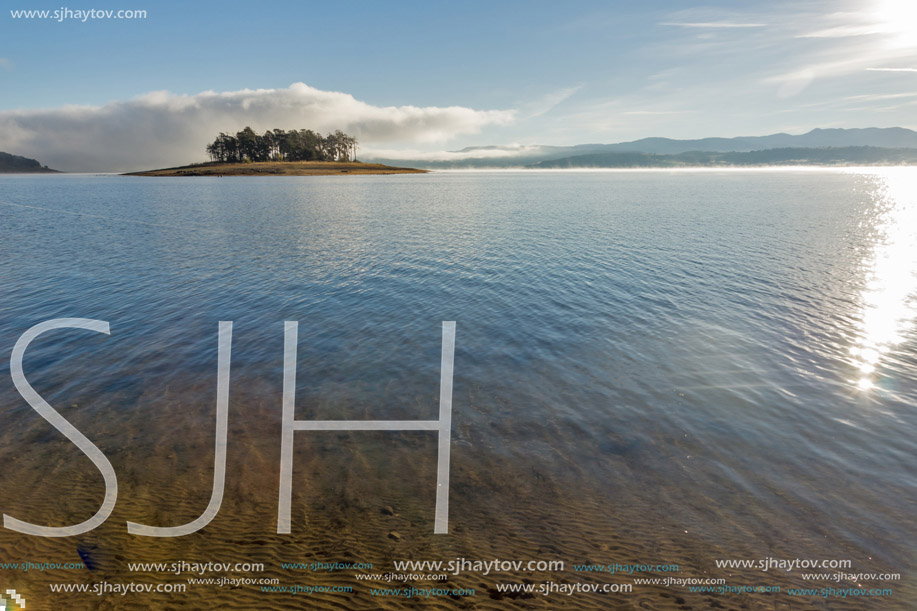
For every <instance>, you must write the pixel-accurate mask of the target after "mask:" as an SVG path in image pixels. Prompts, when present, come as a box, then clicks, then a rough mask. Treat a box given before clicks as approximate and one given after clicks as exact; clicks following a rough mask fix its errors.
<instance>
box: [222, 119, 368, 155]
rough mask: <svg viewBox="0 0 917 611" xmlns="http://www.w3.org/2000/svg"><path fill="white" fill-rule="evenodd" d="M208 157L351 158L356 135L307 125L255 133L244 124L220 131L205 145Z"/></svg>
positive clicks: (353, 153)
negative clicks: (324, 131) (319, 130)
mask: <svg viewBox="0 0 917 611" xmlns="http://www.w3.org/2000/svg"><path fill="white" fill-rule="evenodd" d="M207 154H208V155H209V156H210V159H211V161H215V162H220V163H244V162H247V161H354V160H355V159H356V156H357V139H356V138H354V137H353V136H348V135H347V134H345V133H344V132H342V131H341V130H337V131H335V132H333V133H329V134H328V135H327V136H322V135H321V134H320V133H317V132H314V131H312V130H311V129H300V130H295V129H294V130H290V131H284V130H282V129H273V130H267V131H266V132H264V133H263V134H258V133H256V132H255V131H254V130H253V129H252V128H251V127H246V128H245V129H243V130H242V131H240V132H237V133H236V135H235V136H233V135H231V134H226V133H223V132H220V135H219V136H217V137H216V140H214V141H213V142H211V143H210V144H208V145H207Z"/></svg>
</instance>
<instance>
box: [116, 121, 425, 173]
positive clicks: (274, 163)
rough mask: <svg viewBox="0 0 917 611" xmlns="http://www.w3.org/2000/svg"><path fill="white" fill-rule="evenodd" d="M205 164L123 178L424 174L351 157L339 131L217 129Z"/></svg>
mask: <svg viewBox="0 0 917 611" xmlns="http://www.w3.org/2000/svg"><path fill="white" fill-rule="evenodd" d="M206 151H207V154H208V155H209V156H210V162H208V163H199V164H193V165H186V166H179V167H174V168H163V169H160V170H147V171H143V172H129V173H127V174H125V176H328V175H337V174H424V173H426V170H418V169H414V168H400V167H394V166H388V165H383V164H381V163H362V162H360V161H357V160H356V153H357V139H356V138H354V137H352V136H348V135H347V134H345V133H343V132H341V131H340V130H338V131H335V132H333V133H329V134H328V135H327V136H322V135H321V134H319V133H316V132H313V131H312V130H310V129H301V130H290V131H285V130H282V129H274V130H268V131H266V132H264V133H263V134H258V133H256V132H255V131H254V130H253V129H252V128H251V127H246V128H245V129H243V130H242V131H240V132H237V133H236V135H235V136H232V135H230V134H225V133H220V135H218V136H217V137H216V139H215V140H214V141H213V142H211V143H210V144H208V145H207V148H206Z"/></svg>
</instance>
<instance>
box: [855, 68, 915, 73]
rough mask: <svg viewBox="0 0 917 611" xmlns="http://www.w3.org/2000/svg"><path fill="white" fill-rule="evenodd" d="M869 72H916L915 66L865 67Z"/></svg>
mask: <svg viewBox="0 0 917 611" xmlns="http://www.w3.org/2000/svg"><path fill="white" fill-rule="evenodd" d="M866 70H867V71H869V72H917V68H866Z"/></svg>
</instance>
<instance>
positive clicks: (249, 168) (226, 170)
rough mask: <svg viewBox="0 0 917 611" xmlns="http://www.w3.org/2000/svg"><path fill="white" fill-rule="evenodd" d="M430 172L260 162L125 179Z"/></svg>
mask: <svg viewBox="0 0 917 611" xmlns="http://www.w3.org/2000/svg"><path fill="white" fill-rule="evenodd" d="M427 172H428V170H419V169H416V168H401V167H396V166H389V165H383V164H381V163H360V162H358V161H356V162H354V161H261V162H254V163H198V164H193V165H185V166H179V167H174V168H162V169H159V170H145V171H142V172H127V173H125V174H122V176H337V175H342V174H349V175H354V174H363V175H368V174H377V175H378V174H426V173H427Z"/></svg>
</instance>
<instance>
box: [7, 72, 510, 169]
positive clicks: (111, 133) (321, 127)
mask: <svg viewBox="0 0 917 611" xmlns="http://www.w3.org/2000/svg"><path fill="white" fill-rule="evenodd" d="M514 118H515V111H513V110H474V109H471V108H465V107H461V106H449V107H417V106H386V107H380V106H373V105H371V104H368V103H366V102H363V101H360V100H357V99H355V98H354V97H353V96H352V95H349V94H346V93H340V92H333V91H322V90H319V89H315V88H313V87H309V86H308V85H306V84H304V83H294V84H292V85H290V87H288V88H286V89H257V90H251V89H244V90H241V91H230V92H223V93H217V92H213V91H205V92H203V93H199V94H196V95H176V94H173V93H169V92H166V91H159V92H153V93H148V94H146V95H143V96H140V97H138V98H134V99H131V100H125V101H115V102H111V103H109V104H106V105H104V106H65V107H61V108H54V109H48V110H11V111H0V150H3V151H7V152H11V153H15V154H17V155H26V156H28V157H35V158H36V159H38V160H39V161H41V163H43V164H47V165H49V166H50V167H52V168H55V169H60V170H68V171H117V172H120V171H127V170H136V169H144V168H152V167H162V166H163V165H180V164H185V163H191V162H196V161H201V160H202V159H203V158H204V146H205V145H206V144H207V143H208V142H209V141H211V140H212V139H213V137H214V136H215V135H216V134H217V133H218V132H220V131H226V132H235V131H238V130H240V129H242V128H243V127H245V126H246V125H250V126H251V127H252V128H253V129H254V130H256V131H264V130H266V129H273V128H281V129H298V128H309V129H313V130H316V131H321V132H327V131H331V130H335V129H340V130H343V131H344V132H347V133H349V134H352V135H354V136H356V137H357V138H358V139H359V141H360V143H361V144H363V145H369V146H372V145H388V146H390V145H392V144H400V143H413V144H415V145H416V144H429V143H442V142H446V141H448V140H449V139H450V138H453V137H455V136H457V135H460V134H474V133H477V132H479V131H480V130H481V129H482V128H484V127H486V126H488V125H504V124H508V123H511V122H512V121H513V120H514Z"/></svg>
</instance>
